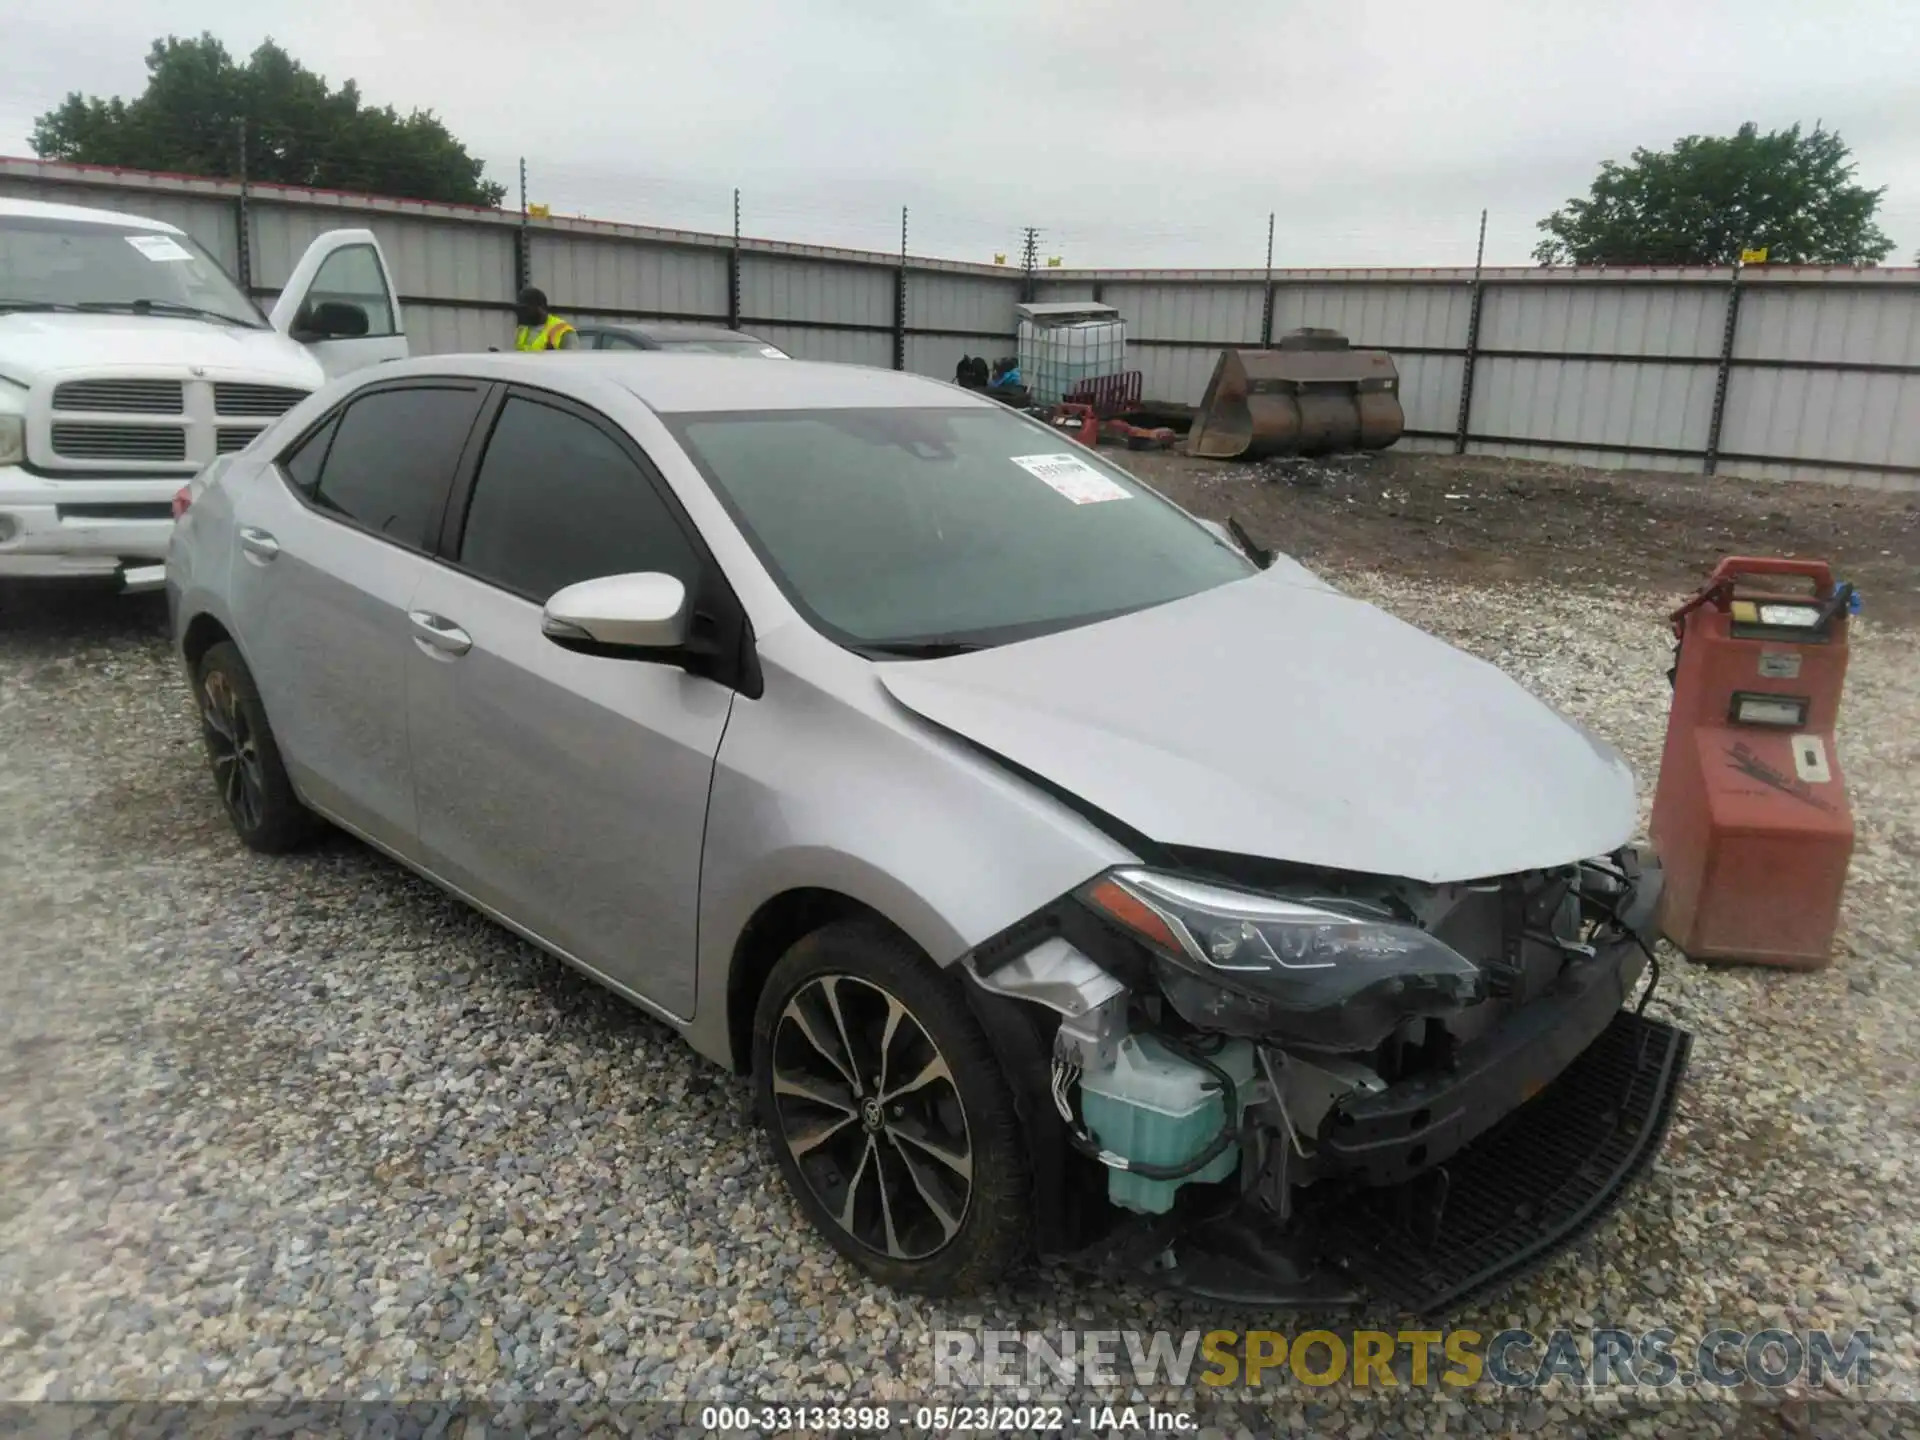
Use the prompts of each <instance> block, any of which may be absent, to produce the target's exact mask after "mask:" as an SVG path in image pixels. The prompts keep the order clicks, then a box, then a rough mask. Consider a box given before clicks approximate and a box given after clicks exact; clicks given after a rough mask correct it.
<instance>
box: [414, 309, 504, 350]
mask: <svg viewBox="0 0 1920 1440" xmlns="http://www.w3.org/2000/svg"><path fill="white" fill-rule="evenodd" d="M401 308H402V309H403V310H404V311H405V312H406V323H407V350H408V352H409V353H410V354H414V355H452V354H459V353H462V352H473V351H480V350H485V349H486V348H487V347H488V346H490V345H497V346H499V347H500V349H502V350H507V349H510V348H512V346H513V316H512V314H511V313H509V312H508V311H505V310H477V309H474V308H473V307H471V306H464V305H404V306H402V307H401Z"/></svg>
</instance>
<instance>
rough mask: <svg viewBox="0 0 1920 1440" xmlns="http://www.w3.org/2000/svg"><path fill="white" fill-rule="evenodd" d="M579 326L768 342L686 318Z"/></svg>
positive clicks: (650, 335)
mask: <svg viewBox="0 0 1920 1440" xmlns="http://www.w3.org/2000/svg"><path fill="white" fill-rule="evenodd" d="M578 328H579V329H581V330H584V331H587V332H589V333H591V332H594V331H599V330H611V331H613V332H614V333H615V334H618V333H619V332H621V331H623V330H625V331H630V332H631V333H633V334H635V335H645V336H647V337H648V338H649V339H652V340H737V341H739V342H740V343H741V344H743V345H765V344H766V343H767V342H766V341H765V340H762V339H761V338H760V337H759V336H757V335H749V334H748V333H747V332H746V331H745V330H729V329H727V327H726V326H724V325H699V324H693V323H689V322H687V321H684V320H639V321H633V320H623V321H621V322H620V323H619V324H617V325H603V324H599V323H597V322H589V323H587V324H584V325H581V326H579V327H578Z"/></svg>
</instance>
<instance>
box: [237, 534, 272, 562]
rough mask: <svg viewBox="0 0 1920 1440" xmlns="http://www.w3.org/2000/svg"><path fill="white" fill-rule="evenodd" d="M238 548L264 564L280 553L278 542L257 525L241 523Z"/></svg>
mask: <svg viewBox="0 0 1920 1440" xmlns="http://www.w3.org/2000/svg"><path fill="white" fill-rule="evenodd" d="M240 548H241V549H242V550H244V551H246V552H247V554H248V555H249V556H251V557H252V558H253V559H255V560H257V561H259V562H260V563H261V564H263V565H264V564H266V562H267V561H269V560H271V559H273V557H274V556H276V555H278V554H279V553H280V542H279V541H278V540H276V539H274V538H273V536H272V535H270V534H268V533H267V532H266V531H265V530H262V529H261V528H260V527H259V526H258V525H242V526H241V527H240Z"/></svg>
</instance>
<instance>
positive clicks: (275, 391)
mask: <svg viewBox="0 0 1920 1440" xmlns="http://www.w3.org/2000/svg"><path fill="white" fill-rule="evenodd" d="M306 398H307V392H306V391H305V390H295V389H291V388H289V387H288V386H285V385H240V384H216V385H215V386H214V387H213V408H214V412H215V413H216V414H219V415H259V416H263V417H265V418H267V419H272V418H273V417H275V416H277V415H284V414H286V413H287V411H289V410H291V409H292V408H293V407H294V406H296V405H298V404H299V403H300V402H301V401H302V400H304V399H306ZM225 436H226V432H225V431H222V432H221V438H222V440H223V442H224V440H225ZM249 438H251V433H249ZM223 448H224V446H223ZM236 448H237V447H236Z"/></svg>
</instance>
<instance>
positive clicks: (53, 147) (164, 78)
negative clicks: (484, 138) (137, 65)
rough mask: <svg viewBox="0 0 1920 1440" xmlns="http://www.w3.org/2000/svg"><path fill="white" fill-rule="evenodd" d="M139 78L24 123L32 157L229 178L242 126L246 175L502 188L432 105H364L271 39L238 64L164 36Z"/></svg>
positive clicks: (328, 184)
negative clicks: (120, 93) (140, 82)
mask: <svg viewBox="0 0 1920 1440" xmlns="http://www.w3.org/2000/svg"><path fill="white" fill-rule="evenodd" d="M147 76H148V79H147V88H146V89H145V90H144V91H142V92H141V93H140V94H139V95H137V96H135V97H134V98H133V99H132V100H122V99H119V98H117V97H116V98H114V99H111V100H102V99H99V98H97V97H94V96H87V95H80V94H77V93H76V94H71V95H68V96H67V98H66V99H65V100H64V101H62V102H61V104H60V106H59V107H58V108H57V109H54V110H50V111H48V112H47V113H46V114H45V115H42V116H41V117H40V119H39V120H38V121H37V122H36V123H35V125H34V129H33V148H34V152H35V153H36V154H38V155H40V156H42V157H43V158H45V159H49V160H71V161H75V162H77V163H80V164H84V165H118V166H124V167H127V168H129V169H137V170H170V171H175V172H178V173H182V174H188V175H212V176H217V177H222V178H232V177H234V176H237V175H238V174H239V166H240V145H239V140H240V132H241V127H242V125H244V126H245V131H246V151H247V155H246V165H247V174H248V176H249V177H250V178H251V179H254V180H264V181H273V182H276V183H279V184H283V185H311V186H317V187H319V188H321V189H329V190H359V191H369V192H372V193H375V194H381V195H395V196H400V197H403V198H405V199H409V200H438V201H443V202H447V203H452V204H466V205H498V204H499V203H500V197H501V196H502V195H503V194H505V193H506V187H505V186H503V185H498V184H495V183H493V182H492V181H488V180H484V179H482V178H481V170H482V163H481V162H480V161H479V160H476V159H474V158H473V157H472V156H471V155H469V154H468V153H467V150H466V147H465V146H464V145H462V144H461V143H460V142H459V141H458V140H456V139H454V138H453V136H452V135H450V134H448V133H447V128H446V127H445V126H444V125H442V124H441V123H440V121H439V120H438V119H437V118H436V117H435V116H434V115H433V113H432V112H431V111H427V110H414V111H411V112H409V113H408V114H406V115H402V114H400V112H399V111H397V110H395V109H394V108H393V107H392V106H391V105H386V106H382V107H380V108H378V109H375V108H374V107H373V106H371V105H367V104H364V103H363V102H362V101H361V98H360V90H359V87H358V86H357V85H355V84H354V82H353V81H351V80H349V81H347V82H346V83H345V84H344V85H342V86H340V88H339V89H337V90H336V89H333V88H332V87H330V86H329V85H328V84H327V82H326V80H325V78H324V77H322V76H319V75H316V74H314V73H313V72H312V71H311V70H308V69H307V68H306V67H305V66H303V65H302V64H300V62H299V61H297V60H295V59H294V58H293V57H292V56H290V55H288V54H287V52H286V51H285V50H282V49H281V48H280V47H279V46H278V45H276V44H274V43H273V41H271V40H268V41H266V42H265V43H264V44H262V45H261V46H260V48H259V49H257V50H255V51H254V52H253V54H252V55H251V56H250V57H249V58H248V60H247V63H246V64H244V65H240V64H236V63H235V62H234V59H233V57H232V56H231V55H229V54H228V53H227V48H226V46H224V45H222V44H221V43H220V42H219V41H218V40H216V39H214V37H213V36H211V35H202V36H201V37H200V38H199V39H197V40H182V39H178V38H177V37H175V36H171V35H169V36H168V37H167V38H166V39H164V40H156V41H154V42H153V48H152V49H151V50H149V51H148V52H147Z"/></svg>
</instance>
